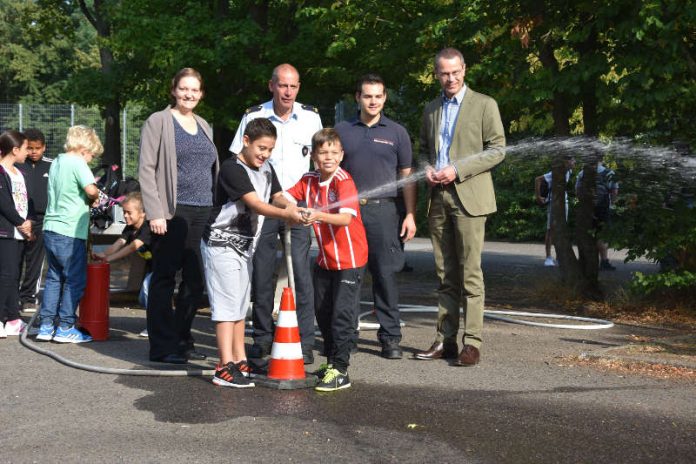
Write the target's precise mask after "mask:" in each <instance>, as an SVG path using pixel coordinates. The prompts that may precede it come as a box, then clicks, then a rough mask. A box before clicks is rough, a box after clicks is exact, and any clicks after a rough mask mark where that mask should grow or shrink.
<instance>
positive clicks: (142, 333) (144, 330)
mask: <svg viewBox="0 0 696 464" xmlns="http://www.w3.org/2000/svg"><path fill="white" fill-rule="evenodd" d="M138 337H143V338H147V337H148V335H147V329H143V331H142V332H140V333H139V334H138Z"/></svg>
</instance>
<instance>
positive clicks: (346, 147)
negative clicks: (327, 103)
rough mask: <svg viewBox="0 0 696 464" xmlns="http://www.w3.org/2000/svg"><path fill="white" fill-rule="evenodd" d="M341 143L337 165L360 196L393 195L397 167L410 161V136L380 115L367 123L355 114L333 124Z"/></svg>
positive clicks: (411, 153)
mask: <svg viewBox="0 0 696 464" xmlns="http://www.w3.org/2000/svg"><path fill="white" fill-rule="evenodd" d="M336 132H338V135H339V137H340V138H341V144H342V145H343V151H344V156H343V162H342V163H341V167H342V168H343V169H345V170H346V171H348V172H349V173H350V175H351V176H352V177H353V180H354V181H355V185H356V187H357V188H358V193H360V196H361V197H363V196H367V197H369V198H395V197H396V195H397V189H396V181H397V180H398V178H399V175H398V174H399V171H400V170H401V169H408V168H410V167H411V165H412V162H413V151H412V148H411V138H410V137H409V135H408V132H406V129H404V127H403V126H401V125H399V124H397V123H396V122H394V121H392V120H391V119H389V118H387V117H386V116H384V115H381V116H380V118H379V121H378V122H377V124H375V125H373V126H371V127H368V126H366V125H365V124H363V123H362V122H361V121H360V118H355V119H352V120H350V121H342V122H340V123H338V124H337V125H336Z"/></svg>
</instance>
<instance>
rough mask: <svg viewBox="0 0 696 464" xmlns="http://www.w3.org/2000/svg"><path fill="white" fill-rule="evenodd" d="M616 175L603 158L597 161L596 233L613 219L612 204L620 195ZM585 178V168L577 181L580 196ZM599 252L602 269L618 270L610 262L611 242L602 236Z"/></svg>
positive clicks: (594, 225) (593, 221)
mask: <svg viewBox="0 0 696 464" xmlns="http://www.w3.org/2000/svg"><path fill="white" fill-rule="evenodd" d="M615 175H616V173H615V172H614V171H612V170H611V169H609V168H607V167H606V166H604V164H603V163H602V160H599V161H597V177H596V178H595V191H594V198H593V201H594V212H593V217H592V225H593V227H594V230H595V233H599V232H600V231H601V230H602V228H603V227H604V226H606V225H608V224H609V222H610V221H611V205H612V204H614V202H615V201H616V197H617V196H618V195H619V183H618V182H616V180H615V179H614V176H615ZM584 178H585V170H584V169H583V170H582V171H580V173H579V174H578V178H577V180H576V181H575V192H576V195H578V197H580V195H581V194H582V193H581V191H582V188H583V182H582V181H583V179H584ZM597 253H598V254H599V270H600V271H615V270H616V266H614V265H613V264H611V263H610V262H609V244H607V242H605V241H604V240H601V239H600V238H597Z"/></svg>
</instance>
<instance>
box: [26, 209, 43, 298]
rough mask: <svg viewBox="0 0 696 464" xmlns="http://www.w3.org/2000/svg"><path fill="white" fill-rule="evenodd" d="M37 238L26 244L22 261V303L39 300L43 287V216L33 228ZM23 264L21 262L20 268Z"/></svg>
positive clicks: (35, 221) (35, 222) (34, 223)
mask: <svg viewBox="0 0 696 464" xmlns="http://www.w3.org/2000/svg"><path fill="white" fill-rule="evenodd" d="M31 231H32V233H33V234H34V237H35V240H32V241H28V242H26V243H25V244H24V252H23V253H22V262H23V263H24V274H23V276H22V280H21V284H20V286H19V300H20V301H21V302H22V303H34V304H37V303H38V302H39V301H38V299H37V295H38V293H39V288H40V287H41V271H42V270H43V263H44V258H45V257H46V250H45V249H44V236H43V216H41V217H39V218H37V219H35V220H34V222H33V224H32V228H31ZM21 267H22V265H21V264H20V268H21Z"/></svg>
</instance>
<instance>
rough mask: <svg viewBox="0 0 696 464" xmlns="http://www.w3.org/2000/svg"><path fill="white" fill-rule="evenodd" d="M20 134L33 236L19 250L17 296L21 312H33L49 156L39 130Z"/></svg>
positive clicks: (40, 266)
mask: <svg viewBox="0 0 696 464" xmlns="http://www.w3.org/2000/svg"><path fill="white" fill-rule="evenodd" d="M24 135H25V136H26V138H27V144H28V145H27V159H26V160H25V161H24V163H21V164H18V165H17V168H19V169H20V170H21V171H22V174H24V179H25V180H26V182H27V191H28V192H29V211H30V213H31V216H30V219H31V221H32V225H33V228H32V233H33V235H34V240H29V241H27V242H26V243H25V244H24V251H23V252H22V262H23V264H24V265H23V266H22V267H23V269H24V273H23V276H22V279H21V281H20V282H21V283H20V286H19V300H20V302H21V305H22V310H23V311H24V312H25V313H33V312H36V308H37V305H38V303H39V300H38V298H37V295H38V293H39V288H40V287H41V273H42V271H43V264H44V258H45V257H46V252H45V250H44V241H43V220H44V215H45V214H46V202H47V201H48V171H49V169H51V162H52V161H53V160H52V159H50V158H47V157H46V156H44V153H45V152H46V137H45V136H44V134H43V132H41V131H40V130H38V129H27V130H26V131H24Z"/></svg>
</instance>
